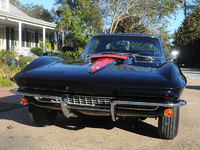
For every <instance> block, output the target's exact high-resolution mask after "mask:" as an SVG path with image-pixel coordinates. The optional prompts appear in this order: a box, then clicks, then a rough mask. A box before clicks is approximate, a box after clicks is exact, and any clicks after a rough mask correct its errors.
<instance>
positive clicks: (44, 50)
mask: <svg viewBox="0 0 200 150" xmlns="http://www.w3.org/2000/svg"><path fill="white" fill-rule="evenodd" d="M45 36H46V35H45V27H43V52H46V49H45Z"/></svg>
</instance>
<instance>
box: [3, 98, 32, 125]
mask: <svg viewBox="0 0 200 150" xmlns="http://www.w3.org/2000/svg"><path fill="white" fill-rule="evenodd" d="M21 97H22V96H19V95H12V96H6V97H1V98H0V110H1V111H0V119H5V120H12V121H15V122H17V123H20V124H24V125H28V126H33V124H32V123H31V120H30V117H29V114H28V108H27V106H23V105H22V104H21V103H20V99H21Z"/></svg>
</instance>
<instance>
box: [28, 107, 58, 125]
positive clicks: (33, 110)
mask: <svg viewBox="0 0 200 150" xmlns="http://www.w3.org/2000/svg"><path fill="white" fill-rule="evenodd" d="M28 110H29V116H30V118H31V121H32V122H33V123H34V125H35V126H37V127H44V126H47V125H51V124H52V123H53V121H54V119H55V118H56V115H57V111H55V110H50V109H46V108H42V107H37V106H35V105H33V104H28Z"/></svg>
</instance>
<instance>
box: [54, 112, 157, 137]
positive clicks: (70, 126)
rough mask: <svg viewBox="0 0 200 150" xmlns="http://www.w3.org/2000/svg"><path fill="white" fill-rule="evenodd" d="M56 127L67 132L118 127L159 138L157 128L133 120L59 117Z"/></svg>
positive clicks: (55, 123) (55, 122)
mask: <svg viewBox="0 0 200 150" xmlns="http://www.w3.org/2000/svg"><path fill="white" fill-rule="evenodd" d="M63 117H64V115H63ZM54 125H55V126H57V127H60V128H63V129H67V130H81V129H84V128H102V129H107V130H110V129H113V128H115V127H116V128H119V129H122V130H125V131H129V132H132V133H136V134H140V135H143V136H148V137H151V138H159V135H158V133H157V129H158V128H157V127H155V126H153V125H151V124H148V123H146V122H143V121H138V120H135V119H133V118H129V119H125V120H119V121H116V122H113V121H112V120H111V117H96V116H95V117H94V116H85V117H78V118H69V119H67V118H66V117H64V118H62V117H59V118H57V119H56V120H55V121H54Z"/></svg>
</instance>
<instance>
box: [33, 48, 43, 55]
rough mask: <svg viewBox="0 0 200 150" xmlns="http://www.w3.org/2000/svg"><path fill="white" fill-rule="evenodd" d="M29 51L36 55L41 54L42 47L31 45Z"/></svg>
mask: <svg viewBox="0 0 200 150" xmlns="http://www.w3.org/2000/svg"><path fill="white" fill-rule="evenodd" d="M31 52H32V53H33V54H35V55H37V56H43V49H42V48H41V47H33V48H31Z"/></svg>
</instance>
